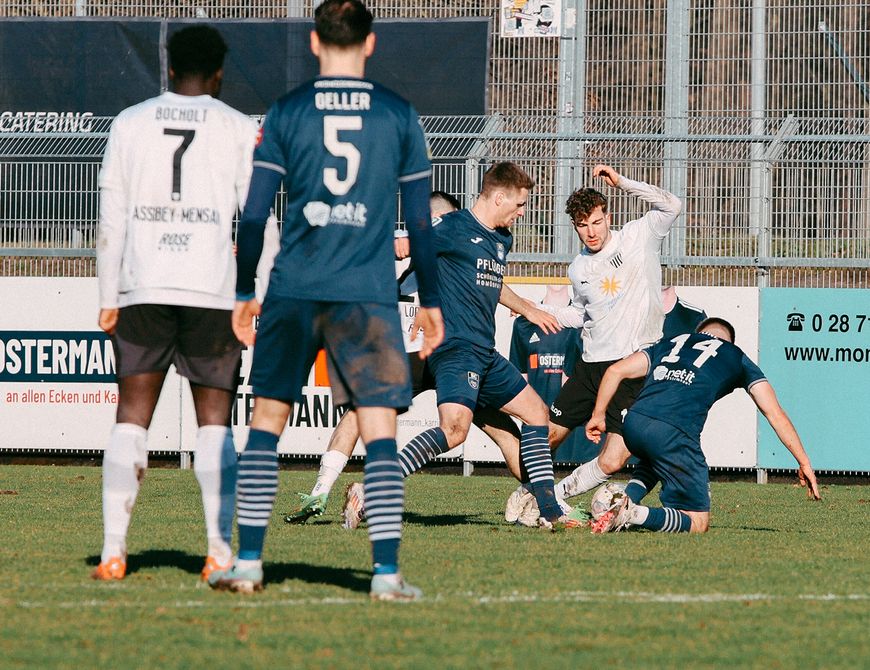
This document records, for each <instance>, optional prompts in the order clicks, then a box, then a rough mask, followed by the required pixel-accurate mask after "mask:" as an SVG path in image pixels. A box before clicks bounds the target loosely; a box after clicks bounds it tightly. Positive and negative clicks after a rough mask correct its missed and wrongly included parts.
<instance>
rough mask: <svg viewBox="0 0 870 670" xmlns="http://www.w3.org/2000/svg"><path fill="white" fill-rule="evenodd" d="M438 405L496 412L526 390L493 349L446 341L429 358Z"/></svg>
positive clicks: (459, 341) (516, 373)
mask: <svg viewBox="0 0 870 670" xmlns="http://www.w3.org/2000/svg"><path fill="white" fill-rule="evenodd" d="M429 369H430V370H431V372H432V376H433V377H434V378H435V391H436V393H437V394H438V404H439V405H443V404H444V403H448V402H449V403H458V404H460V405H465V406H466V407H468V409H470V410H471V411H472V412H473V411H474V410H475V409H476V408H477V407H478V406H479V405H486V406H487V407H492V408H495V409H500V408H502V407H504V406H505V405H506V404H508V403H509V402H510V401H511V400H513V399H514V398H516V397H517V395H519V394H520V392H522V390H523V389H525V388H526V386H527V384H526V380H525V379H524V378H523V376H522V374H520V371H519V370H517V368H516V367H515V366H514V365H513V364H512V363H510V361H508V360H507V359H506V358H505V357H504V356H502V355H501V354H500V353H498V352H497V351H496V350H495V349H486V348H483V347H481V346H479V345H476V344H474V343H472V342H467V341H464V340H458V339H454V340H450V341H448V342H445V343H444V344H442V345H441V346H440V347H438V349H436V350H435V351H434V352H433V353H432V355H431V356H430V357H429Z"/></svg>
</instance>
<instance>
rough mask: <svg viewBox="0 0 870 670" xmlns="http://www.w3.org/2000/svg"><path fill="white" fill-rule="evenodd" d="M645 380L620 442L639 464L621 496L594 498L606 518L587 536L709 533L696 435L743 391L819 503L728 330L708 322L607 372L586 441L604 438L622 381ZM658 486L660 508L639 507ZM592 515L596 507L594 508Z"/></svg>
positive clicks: (810, 475) (770, 396) (763, 388)
mask: <svg viewBox="0 0 870 670" xmlns="http://www.w3.org/2000/svg"><path fill="white" fill-rule="evenodd" d="M641 378H645V380H644V383H643V388H642V389H641V391H640V393H639V394H638V396H637V399H636V400H635V401H634V404H633V405H632V406H631V409H629V410H628V413H627V414H626V416H625V420H624V421H623V428H624V432H623V435H624V436H625V442H626V444H627V445H628V448H629V450H630V451H631V453H632V454H634V455H635V456H637V457H638V458H639V459H640V463H638V465H637V466H636V467H635V471H634V474H633V475H632V479H631V481H630V482H629V483H628V486H626V488H625V491H624V494H623V493H622V492H620V491H619V490H618V489H616V488H615V487H614V485H613V484H608V485H607V487H605V489H602V490H601V491H600V492H599V493H596V498H598V499H599V501H602V502H603V508H604V509H607V511H606V512H605V513H604V514H603V515H602V516H601V517H600V518H599V519H598V520H597V521H595V522H593V526H592V531H593V532H596V533H604V532H608V531H613V530H619V529H620V528H623V527H626V526H639V527H641V528H647V529H649V530H656V531H665V532H674V533H686V532H692V533H704V532H706V531H707V529H708V528H709V527H710V490H709V482H710V477H709V470H708V467H707V461H706V460H705V458H704V453H703V452H702V451H701V430H702V429H703V428H704V422H705V421H706V420H707V414H708V413H709V412H710V408H711V407H712V406H713V404H714V403H715V402H716V401H717V400H719V398H722V397H724V396H726V395H728V394H729V393H731V392H732V391H733V390H735V389H737V388H743V389H745V390H746V391H747V393H749V395H750V396H751V397H752V399H753V400H754V401H755V404H756V405H758V409H759V410H761V413H762V414H763V415H764V418H766V419H767V421H768V423H770V426H771V428H773V430H774V431H776V435H777V437H779V439H780V441H781V442H782V444H783V445H784V446H785V448H786V449H788V450H789V451H790V452H791V454H792V455H793V456H794V457H795V459H796V460H797V462H798V479H799V481H800V483H801V486H805V487H806V488H807V495H808V496H809V497H810V498H811V499H813V500H820V499H821V496H820V495H819V486H818V483H817V482H816V475H815V473H814V472H813V468H812V466H811V465H810V459H809V456H807V453H806V451H805V450H804V447H803V445H802V444H801V440H800V437H798V434H797V431H796V430H795V427H794V425H793V424H792V422H791V420H790V419H789V418H788V415H787V414H786V413H785V410H784V409H783V408H782V407H781V406H780V404H779V401H778V400H777V398H776V394H775V393H774V391H773V387H772V386H771V385H770V383H769V382H768V381H767V379H766V378H765V377H764V373H763V372H762V371H761V370H760V369H759V368H758V366H757V365H755V363H753V362H752V361H751V360H749V358H748V357H747V356H746V354H744V353H743V351H742V350H741V349H740V348H739V347H737V346H735V345H734V328H733V326H732V325H731V324H730V323H728V322H727V321H725V320H724V319H719V318H716V317H712V318H709V319H706V320H705V321H703V322H701V324H700V325H699V326H698V332H697V333H686V334H683V335H677V336H676V337H672V338H671V339H669V340H662V341H661V342H659V343H658V344H656V345H655V346H653V347H650V348H649V349H645V350H643V351H639V352H637V353H634V354H632V355H631V356H629V357H627V358H625V359H623V360H621V361H619V362H618V363H614V364H613V365H611V366H610V367H609V368H608V369H607V372H605V374H604V378H603V379H602V380H601V387H600V389H599V391H598V397H597V399H596V401H595V408H594V409H593V411H592V418H591V419H590V420H589V422H588V423H587V424H586V436H587V437H588V438H589V439H590V440H593V441H596V442H597V441H598V440H599V439H600V437H601V433H602V432H603V431H604V430H606V428H607V422H608V421H609V418H608V416H607V406H608V405H609V403H610V402H611V400H612V399H613V396H614V395H615V393H616V389H617V388H618V387H619V385H620V383H621V382H622V381H623V380H625V379H641ZM657 482H661V484H662V489H661V493H660V495H659V497H660V499H661V502H662V507H645V506H643V505H640V504H638V503H640V501H641V500H642V499H643V497H644V496H645V495H646V494H647V493H649V491H651V490H652V488H653V487H654V486H655V485H656V483H657ZM592 507H593V515H595V512H596V510H595V507H596V503H595V502H593V506H592Z"/></svg>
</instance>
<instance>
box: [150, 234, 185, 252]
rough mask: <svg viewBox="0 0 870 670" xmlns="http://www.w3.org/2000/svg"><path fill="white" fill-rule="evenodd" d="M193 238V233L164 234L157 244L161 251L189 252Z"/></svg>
mask: <svg viewBox="0 0 870 670" xmlns="http://www.w3.org/2000/svg"><path fill="white" fill-rule="evenodd" d="M192 237H193V233H163V235H161V236H160V241H159V242H158V243H157V248H158V249H160V251H165V250H167V249H168V250H169V251H188V250H189V249H190V239H191V238H192Z"/></svg>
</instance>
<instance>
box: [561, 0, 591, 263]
mask: <svg viewBox="0 0 870 670" xmlns="http://www.w3.org/2000/svg"><path fill="white" fill-rule="evenodd" d="M586 20H587V19H586V2H585V0H565V2H564V3H563V6H562V37H561V38H560V42H559V100H558V109H557V114H558V121H557V126H558V132H559V133H560V134H562V135H569V136H571V139H568V140H565V139H563V140H560V141H559V142H557V143H556V183H555V191H554V207H555V211H554V212H553V213H552V214H553V218H552V222H553V249H552V252H553V254H558V255H567V254H570V253H571V251H572V249H573V244H574V234H573V230H572V229H571V227H570V226H561V225H559V223H558V222H559V218H560V217H561V216H563V214H562V209H563V205H564V203H565V201H566V200H567V199H568V196H569V195H570V194H571V192H572V191H573V190H574V187H575V185H577V183H576V182H577V181H580V182H582V178H581V179H578V177H577V175H579V174H582V170H583V143H582V142H580V141H579V137H580V135H582V134H583V131H584V120H583V119H584V114H585V111H586V32H587V23H586ZM574 138H578V139H574Z"/></svg>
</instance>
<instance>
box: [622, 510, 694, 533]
mask: <svg viewBox="0 0 870 670" xmlns="http://www.w3.org/2000/svg"><path fill="white" fill-rule="evenodd" d="M644 510H647V511H648V514H647V515H646V518H645V519H643V518H642V517H643V512H644ZM632 517H633V518H636V519H637V522H636V523H635V521H632V524H633V525H638V526H640V527H641V528H646V529H647V530H655V531H658V532H660V533H688V532H689V531H690V530H691V529H692V518H691V517H690V516H689V515H688V514H683V513H682V512H680V511H679V510H676V509H673V508H671V507H644V506H643V505H638V506H637V507H635V508H634V511H633V514H632ZM641 519H642V520H641Z"/></svg>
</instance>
